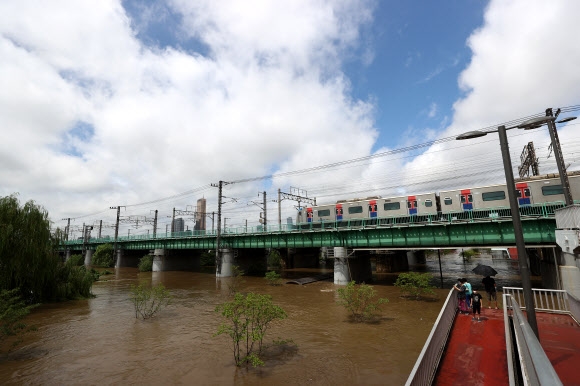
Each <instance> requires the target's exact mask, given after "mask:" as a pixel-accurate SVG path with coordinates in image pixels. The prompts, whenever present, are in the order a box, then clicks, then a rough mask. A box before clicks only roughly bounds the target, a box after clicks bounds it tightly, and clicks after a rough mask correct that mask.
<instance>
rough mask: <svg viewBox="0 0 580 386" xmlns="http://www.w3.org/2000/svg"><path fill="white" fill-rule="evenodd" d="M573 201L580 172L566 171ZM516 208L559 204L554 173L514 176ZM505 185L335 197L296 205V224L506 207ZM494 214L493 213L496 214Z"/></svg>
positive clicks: (578, 190) (561, 196) (561, 201)
mask: <svg viewBox="0 0 580 386" xmlns="http://www.w3.org/2000/svg"><path fill="white" fill-rule="evenodd" d="M568 181H569V185H570V191H571V194H572V198H573V199H574V200H580V171H576V172H571V173H569V174H568ZM515 189H516V195H517V200H518V205H519V206H520V207H530V208H534V207H536V208H537V207H540V206H542V205H544V206H545V205H548V206H550V205H551V206H554V207H557V206H563V204H564V202H565V199H564V194H563V189H562V184H561V182H560V178H559V175H558V174H548V175H544V176H534V177H529V178H526V179H518V180H516V183H515ZM509 206H510V204H509V198H508V194H507V185H506V184H499V185H489V186H481V187H469V188H462V189H454V190H443V191H439V192H430V193H421V194H413V195H406V196H395V197H379V196H375V197H367V198H355V199H347V200H339V201H337V202H336V203H333V204H326V205H314V206H305V207H301V208H298V214H297V218H296V221H297V223H298V224H305V223H306V224H307V223H313V224H320V223H330V222H343V221H351V220H373V219H382V218H385V219H397V218H409V217H410V218H414V217H415V218H438V216H439V217H441V218H449V217H450V216H458V215H460V214H461V213H467V212H472V213H473V212H478V211H485V210H492V209H499V210H501V208H504V209H505V210H509ZM496 215H497V213H496Z"/></svg>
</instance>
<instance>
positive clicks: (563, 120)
mask: <svg viewBox="0 0 580 386" xmlns="http://www.w3.org/2000/svg"><path fill="white" fill-rule="evenodd" d="M574 119H576V117H567V118H564V119H560V120H559V121H558V122H557V123H564V122H570V121H573V120H574Z"/></svg>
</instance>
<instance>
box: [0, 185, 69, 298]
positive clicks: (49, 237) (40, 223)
mask: <svg viewBox="0 0 580 386" xmlns="http://www.w3.org/2000/svg"><path fill="white" fill-rule="evenodd" d="M62 239H63V234H62V232H61V231H60V230H58V229H57V231H56V232H55V234H51V232H50V220H49V218H48V213H47V212H46V210H45V209H44V208H42V207H40V206H38V205H36V204H35V203H34V201H28V202H27V203H26V204H24V205H23V206H20V202H19V201H18V198H17V196H16V195H11V196H7V197H1V198H0V290H13V289H15V288H19V291H20V294H21V296H22V299H23V300H24V301H26V302H28V303H36V302H40V301H43V300H52V299H54V298H55V297H56V287H57V286H56V281H55V278H56V277H57V275H58V273H59V272H58V271H59V264H61V261H60V258H59V256H58V253H57V247H58V244H59V243H60V242H62Z"/></svg>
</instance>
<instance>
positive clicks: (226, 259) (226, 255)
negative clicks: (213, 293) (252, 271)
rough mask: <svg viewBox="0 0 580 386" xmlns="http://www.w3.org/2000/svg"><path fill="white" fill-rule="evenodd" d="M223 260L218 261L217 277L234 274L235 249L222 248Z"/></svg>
mask: <svg viewBox="0 0 580 386" xmlns="http://www.w3.org/2000/svg"><path fill="white" fill-rule="evenodd" d="M220 255H221V261H217V262H216V272H215V276H216V277H230V276H232V274H233V266H234V251H233V250H232V249H230V248H224V249H221V250H220Z"/></svg>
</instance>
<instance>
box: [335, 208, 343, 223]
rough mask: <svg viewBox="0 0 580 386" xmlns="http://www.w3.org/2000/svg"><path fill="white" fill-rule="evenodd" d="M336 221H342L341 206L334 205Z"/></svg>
mask: <svg viewBox="0 0 580 386" xmlns="http://www.w3.org/2000/svg"><path fill="white" fill-rule="evenodd" d="M335 210H336V221H342V204H336V209H335Z"/></svg>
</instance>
